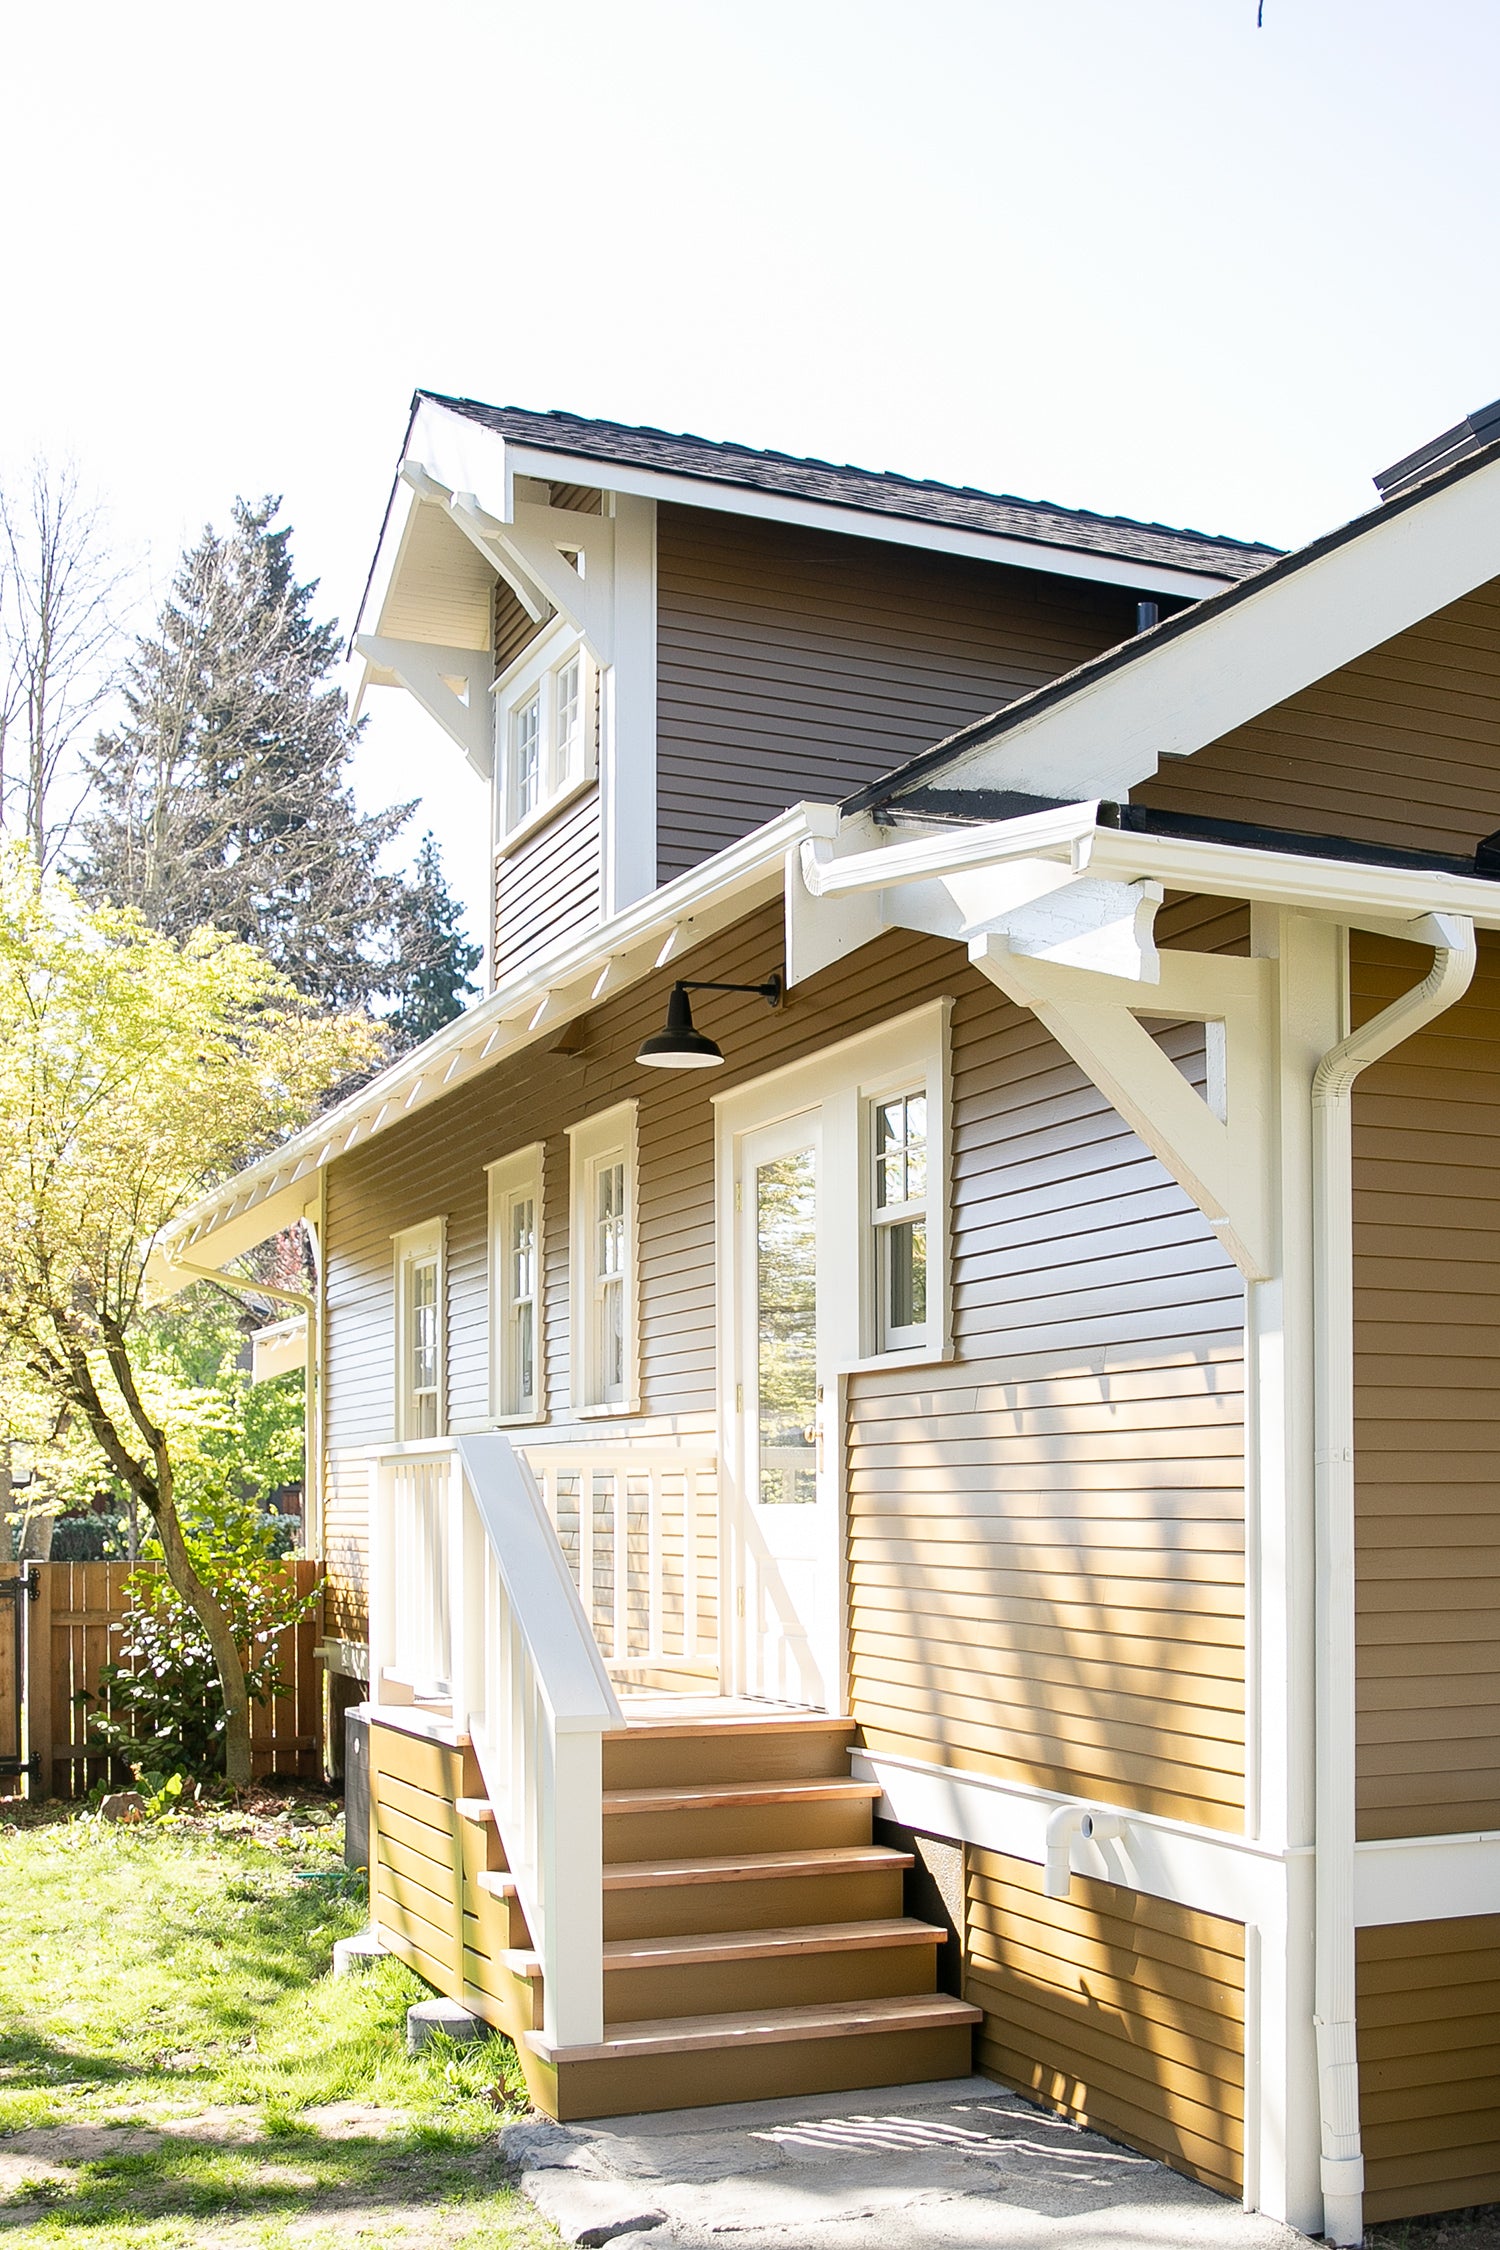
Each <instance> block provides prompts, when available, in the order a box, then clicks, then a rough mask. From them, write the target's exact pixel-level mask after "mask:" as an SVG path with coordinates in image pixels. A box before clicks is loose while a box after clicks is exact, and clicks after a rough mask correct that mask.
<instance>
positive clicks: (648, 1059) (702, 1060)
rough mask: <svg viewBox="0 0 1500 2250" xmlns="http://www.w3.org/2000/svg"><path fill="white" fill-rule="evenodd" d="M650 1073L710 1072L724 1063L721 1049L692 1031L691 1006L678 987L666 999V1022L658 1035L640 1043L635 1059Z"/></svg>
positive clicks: (700, 1034) (675, 985)
mask: <svg viewBox="0 0 1500 2250" xmlns="http://www.w3.org/2000/svg"><path fill="white" fill-rule="evenodd" d="M635 1059H636V1061H637V1062H638V1063H649V1064H650V1066H651V1067H652V1069H653V1070H713V1069H715V1068H716V1067H717V1066H718V1065H719V1064H720V1063H722V1062H723V1060H724V1055H723V1051H722V1049H720V1048H719V1047H717V1046H716V1045H715V1044H714V1042H713V1040H712V1039H710V1038H708V1037H707V1036H706V1035H705V1034H704V1033H703V1032H701V1031H698V1030H696V1029H695V1028H694V1024H693V1009H692V1003H691V1002H690V1001H689V999H688V996H687V994H686V992H685V991H684V990H683V988H682V986H681V985H680V984H674V985H673V987H672V990H671V992H670V993H669V994H668V996H667V1020H666V1024H665V1027H664V1028H663V1029H662V1030H661V1031H653V1032H652V1034H651V1036H650V1038H649V1039H646V1040H643V1041H642V1043H641V1048H640V1052H639V1053H638V1054H637V1056H636V1058H635Z"/></svg>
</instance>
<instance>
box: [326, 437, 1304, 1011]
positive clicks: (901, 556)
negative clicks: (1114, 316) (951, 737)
mask: <svg viewBox="0 0 1500 2250" xmlns="http://www.w3.org/2000/svg"><path fill="white" fill-rule="evenodd" d="M1273 555H1274V551H1273V550H1272V549H1270V548H1265V547H1256V546H1248V545H1245V544H1243V543H1240V542H1236V541H1231V540H1224V539H1217V538H1209V537H1205V536H1203V535H1202V534H1199V533H1195V532H1182V531H1172V530H1168V529H1166V528H1164V527H1162V526H1159V525H1143V524H1135V523H1129V522H1125V521H1122V520H1120V519H1115V518H1107V517H1101V516H1093V515H1088V514H1085V513H1082V512H1079V511H1073V510H1067V509H1061V508H1055V507H1049V506H1046V505H1043V504H1040V503H1036V502H1030V501H1021V500H1012V499H1004V498H997V497H995V496H993V495H990V494H986V493H980V492H973V491H969V490H966V489H965V490H956V489H954V488H952V487H947V486H940V485H932V484H924V483H918V482H915V481H913V480H910V479H907V478H902V477H895V476H883V475H873V474H871V473H869V472H868V471H864V470H859V469H845V468H834V467H831V466H829V465H828V464H827V463H822V462H816V461H800V460H794V459H791V458H790V457H788V456H786V455H781V454H767V453H758V452H754V451H752V450H751V449H749V448H746V447H742V446H734V445H717V444H710V443H708V442H706V441H705V440H702V439H698V438H684V437H672V436H669V435H667V434H665V433H663V432H661V431H656V430H638V429H627V428H623V427H621V426H619V425H617V424H613V423H602V422H590V421H585V420H582V419H581V418H579V417H577V416H573V415H567V414H533V413H528V412H525V411H523V410H521V409H517V408H495V407H487V406H482V405H479V404H477V403H475V402H474V401H471V400H461V399H446V398H439V397H436V396H434V395H432V394H429V393H419V394H418V396H417V398H416V400H415V402H414V405H413V410H412V417H411V421H410V424H409V426H408V430H407V436H406V443H405V447H404V449H403V456H402V461H401V466H400V470H399V472H398V476H397V480H396V484H395V487H394V490H393V493H392V497H391V502H390V505H389V508H388V510H387V514H386V521H385V524H384V527H383V530H382V535H381V541H380V547H379V551H378V553H377V556H376V560H375V565H374V568H373V570H372V573H371V578H370V584H369V588H368V590H367V593H366V597H365V602H364V605H363V608H362V611H361V618H360V627H359V630H358V631H357V633H356V647H357V649H358V651H359V653H360V654H361V655H362V656H363V658H364V660H365V664H366V684H367V685H395V686H401V687H404V688H406V689H407V691H408V692H409V693H410V694H412V695H414V696H415V697H416V698H417V700H418V701H419V702H420V703H421V704H422V705H423V707H424V709H425V710H426V711H427V712H428V713H429V714H430V715H431V716H432V717H433V718H434V719H435V720H436V721H437V722H438V724H439V725H440V726H441V727H443V728H444V730H445V731H446V732H447V733H448V734H449V735H450V736H451V737H452V738H453V739H454V741H455V742H457V743H458V745H459V746H460V748H461V749H462V750H463V751H464V753H465V755H466V756H467V757H468V758H469V761H470V763H471V764H472V765H473V766H474V768H475V770H476V771H477V772H478V773H480V774H481V775H483V776H484V778H485V779H486V780H487V781H488V782H489V784H490V802H491V823H492V842H493V848H494V867H495V883H494V894H493V895H494V926H493V929H492V931H491V933H490V936H491V946H490V964H491V967H490V975H491V981H492V984H493V983H500V982H503V981H504V980H505V978H506V977H507V976H508V975H510V974H511V973H513V972H514V971H516V970H517V969H519V968H522V967H524V966H525V965H526V964H527V963H529V962H531V961H532V960H533V959H535V958H536V957H537V956H538V955H540V954H541V953H543V952H545V951H546V950H547V948H549V947H550V946H552V945H553V944H556V943H562V942H565V941H566V940H567V939H569V938H571V937H576V936H577V935H578V933H579V932H580V931H582V930H584V929H586V928H588V927H590V926H591V925H592V924H594V923H596V922H598V921H600V920H603V919H607V918H608V917H610V916H612V915H614V914H617V913H619V912H620V911H621V910H622V909H623V908H624V907H626V906H629V905H631V904H632V903H633V902H634V901H635V900H637V899H639V898H641V897H643V896H644V895H646V894H647V893H648V892H650V891H652V890H653V889H655V888H657V887H658V886H659V885H660V884H661V883H663V882H667V881H670V880H671V879H672V878H673V877H674V876H677V875H680V874H682V873H683V872H684V871H685V870H686V869H688V868H690V867H692V866H695V865H697V864H698V863H699V862H701V861H702V860H704V859H707V858H709V857H711V856H712V855H713V854H714V853H715V852H717V851H720V850H722V849H724V848H725V847H726V846H727V845H730V844H732V843H734V842H735V841H736V840H737V839H738V838H739V837H741V836H744V835H748V834H749V833H750V832H751V831H752V830H753V829H755V828H758V827H760V826H761V825H762V824H763V823H764V822H765V821H767V820H770V819H772V818H774V817H775V816H776V815H777V814H778V813H780V812H782V811H784V810H785V809H786V807H788V806H789V805H792V804H796V803H798V802H800V801H802V800H804V799H815V800H818V801H821V802H827V801H829V800H837V799H840V798H843V797H845V796H847V795H849V794H850V793H851V792H852V791H854V790H857V789H860V788H863V787H866V786H868V785H869V784H870V783H872V782H874V781H878V780H879V779H881V778H882V777H883V776H884V775H885V774H887V773H890V772H892V771H894V770H895V769H896V768H897V767H899V766H900V765H902V764H903V763H904V761H905V760H906V759H908V758H910V757H911V756H913V755H914V754H916V753H917V752H919V751H921V750H925V749H926V748H928V747H929V746H930V745H931V744H932V743H933V742H934V741H935V740H938V739H939V738H941V737H943V736H945V735H947V734H949V733H951V732H953V731H954V730H955V729H957V728H960V727H963V726H967V725H970V724H972V723H973V722H974V721H975V720H976V719H979V718H981V717H984V716H985V715H987V714H989V713H991V712H994V711H996V710H998V709H1000V708H1002V707H1003V706H1005V705H1006V704H1008V703H1010V702H1012V701H1014V700H1015V698H1016V697H1018V696H1021V695H1025V694H1027V693H1028V692H1030V691H1031V690H1033V689H1035V688H1038V687H1041V686H1043V685H1045V684H1046V683H1047V682H1048V681H1050V680H1053V679H1056V678H1057V677H1058V676H1059V675H1061V674H1064V673H1066V672H1069V671H1071V670H1072V669H1073V668H1074V667H1075V666H1076V665H1079V664H1081V663H1084V662H1087V661H1088V660H1089V659H1090V658H1092V657H1094V656H1097V655H1098V654H1099V652H1100V651H1101V650H1103V649H1106V648H1109V647H1112V646H1114V645H1116V644H1117V643H1119V642H1121V641H1124V640H1126V639H1128V638H1129V637H1130V636H1131V635H1132V634H1134V633H1136V632H1137V631H1139V630H1140V629H1141V626H1142V625H1143V624H1145V623H1153V622H1155V621H1156V618H1157V617H1158V616H1160V615H1165V614H1168V613H1170V612H1171V611H1173V610H1177V609H1181V608H1183V607H1185V606H1187V605H1189V604H1191V603H1193V602H1195V601H1197V600H1199V599H1201V598H1202V597H1203V596H1204V595H1207V594H1212V593H1217V592H1220V591H1222V590H1223V588H1225V587H1226V586H1229V585H1231V584H1233V583H1235V582H1236V581H1237V580H1239V579H1242V578H1244V577H1246V576H1248V575H1249V574H1250V573H1252V572H1253V571H1256V570H1259V569H1261V568H1262V567H1264V565H1265V564H1266V563H1268V562H1269V561H1271V560H1272V559H1273Z"/></svg>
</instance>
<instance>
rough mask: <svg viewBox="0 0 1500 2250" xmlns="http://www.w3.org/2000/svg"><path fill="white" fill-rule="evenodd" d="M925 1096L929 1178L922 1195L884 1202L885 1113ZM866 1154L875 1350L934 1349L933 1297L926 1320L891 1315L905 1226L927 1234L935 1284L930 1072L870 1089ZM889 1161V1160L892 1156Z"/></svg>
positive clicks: (865, 1122) (924, 1136) (866, 1099)
mask: <svg viewBox="0 0 1500 2250" xmlns="http://www.w3.org/2000/svg"><path fill="white" fill-rule="evenodd" d="M913 1101H921V1102H922V1103H923V1104H924V1107H925V1110H926V1121H925V1123H924V1126H923V1133H922V1156H923V1170H924V1175H925V1176H924V1182H923V1188H922V1193H921V1194H920V1195H916V1196H913V1195H908V1196H906V1197H905V1198H904V1199H903V1200H902V1201H900V1202H890V1201H882V1199H881V1194H880V1187H881V1179H880V1166H881V1150H880V1113H881V1111H882V1109H884V1108H888V1107H889V1106H890V1105H891V1104H892V1103H894V1102H901V1103H902V1104H904V1105H909V1104H910V1103H911V1102H913ZM862 1106H863V1111H864V1114H863V1117H862V1119H861V1124H862V1128H863V1129H862V1132H861V1136H860V1137H861V1142H862V1149H861V1155H862V1159H863V1171H864V1211H863V1214H862V1216H863V1222H864V1226H865V1228H866V1229H867V1231H868V1238H869V1270H870V1288H871V1302H870V1307H869V1338H868V1341H869V1349H870V1351H871V1352H872V1353H876V1354H878V1355H879V1356H880V1357H881V1358H887V1357H888V1356H889V1355H890V1354H891V1353H892V1352H913V1351H925V1350H927V1349H929V1348H930V1344H931V1330H930V1316H931V1297H930V1294H929V1296H928V1301H927V1311H926V1312H925V1313H924V1315H923V1317H922V1319H921V1320H916V1321H908V1322H905V1323H904V1324H902V1325H899V1326H898V1325H897V1324H896V1323H895V1322H894V1321H893V1320H892V1319H891V1287H892V1266H891V1258H892V1247H891V1246H892V1244H893V1242H894V1241H895V1238H896V1235H897V1233H898V1231H899V1230H900V1229H901V1228H903V1227H908V1226H920V1227H921V1229H922V1230H923V1234H924V1236H925V1238H926V1243H925V1267H924V1280H925V1284H926V1286H927V1288H928V1289H929V1291H930V1288H931V1279H932V1276H931V1271H930V1267H931V1255H932V1244H933V1235H934V1229H933V1224H932V1172H933V1165H932V1155H933V1136H932V1121H933V1115H934V1110H935V1107H936V1104H935V1102H934V1099H933V1095H932V1092H931V1090H930V1088H929V1086H928V1083H927V1079H926V1077H925V1076H923V1077H920V1078H917V1079H914V1080H912V1081H911V1082H910V1083H908V1084H905V1085H900V1086H892V1087H890V1088H888V1089H886V1090H884V1091H881V1092H876V1093H867V1094H866V1095H865V1097H864V1101H863V1105H862ZM903 1146H904V1149H905V1152H906V1157H907V1161H908V1163H909V1160H910V1141H909V1140H908V1141H906V1142H905V1143H904V1144H903ZM887 1161H888V1160H887Z"/></svg>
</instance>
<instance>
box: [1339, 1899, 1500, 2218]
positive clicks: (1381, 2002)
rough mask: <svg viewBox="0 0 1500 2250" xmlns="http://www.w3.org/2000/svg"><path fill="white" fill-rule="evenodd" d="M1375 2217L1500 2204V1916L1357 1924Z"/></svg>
mask: <svg viewBox="0 0 1500 2250" xmlns="http://www.w3.org/2000/svg"><path fill="white" fill-rule="evenodd" d="M1356 1985H1357V2001H1356V2014H1357V2021H1358V2026H1359V2066H1360V2130H1361V2137H1362V2140H1363V2143H1364V2153H1365V2177H1366V2192H1365V2212H1366V2216H1367V2217H1368V2218H1370V2219H1372V2220H1377V2221H1378V2220H1392V2219H1404V2218H1410V2217H1414V2216H1416V2215H1418V2214H1420V2213H1424V2212H1429V2211H1451V2210H1462V2209H1464V2208H1466V2207H1468V2206H1470V2205H1472V2204H1477V2203H1489V2202H1493V2201H1500V1915H1472V1916H1463V1917H1458V1918H1455V1919H1453V1920H1451V1921H1443V1922H1418V1923H1405V1924H1400V1923H1398V1924H1392V1925H1389V1926H1387V1927H1383V1928H1379V1929H1370V1930H1360V1931H1358V1932H1357V1933H1356Z"/></svg>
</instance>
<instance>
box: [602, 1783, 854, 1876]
mask: <svg viewBox="0 0 1500 2250" xmlns="http://www.w3.org/2000/svg"><path fill="white" fill-rule="evenodd" d="M869 1841H870V1803H869V1799H868V1798H859V1797H856V1798H852V1799H850V1800H849V1801H848V1802H847V1803H840V1802H839V1801H838V1800H837V1799H834V1800H832V1801H829V1800H827V1799H825V1800H824V1801H822V1802H821V1803H819V1802H817V1801H814V1802H812V1803H809V1804H804V1805H712V1806H708V1807H705V1808H703V1809H701V1810H700V1809H697V1808H694V1809H693V1810H691V1811H683V1812H649V1813H609V1814H607V1815H606V1817H605V1822H604V1857H605V1861H606V1863H607V1864H610V1865H618V1864H619V1863H620V1862H621V1861H624V1860H632V1859H670V1858H673V1857H681V1858H684V1859H688V1858H696V1857H702V1858H705V1859H708V1858H714V1857H716V1856H718V1855H719V1854H721V1853H729V1852H781V1851H810V1850H816V1849H817V1848H818V1847H819V1846H820V1845H824V1844H868V1843H869Z"/></svg>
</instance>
